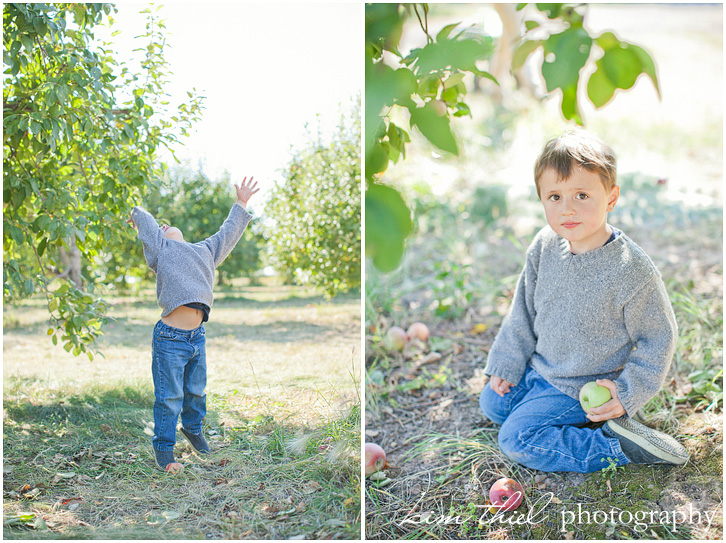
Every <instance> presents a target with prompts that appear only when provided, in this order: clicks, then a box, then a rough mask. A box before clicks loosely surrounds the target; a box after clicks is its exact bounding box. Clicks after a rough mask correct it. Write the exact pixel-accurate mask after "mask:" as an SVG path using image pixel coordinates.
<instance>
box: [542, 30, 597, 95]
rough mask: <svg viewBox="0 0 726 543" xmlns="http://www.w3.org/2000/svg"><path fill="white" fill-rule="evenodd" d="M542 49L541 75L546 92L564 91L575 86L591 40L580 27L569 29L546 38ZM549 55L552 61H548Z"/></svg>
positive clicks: (588, 54)
mask: <svg viewBox="0 0 726 543" xmlns="http://www.w3.org/2000/svg"><path fill="white" fill-rule="evenodd" d="M544 47H545V61H544V63H543V64H542V75H543V76H544V78H545V81H546V83H547V90H548V91H549V92H551V91H553V90H554V89H556V88H561V89H563V90H564V89H566V88H568V87H571V86H573V85H575V86H576V85H577V81H578V79H579V77H580V70H581V69H582V67H583V66H584V65H585V63H586V62H587V59H588V57H589V56H590V48H591V47H592V38H591V37H590V35H589V34H588V33H587V31H586V30H585V29H584V28H582V27H575V28H569V29H567V30H565V31H564V32H560V33H559V34H553V35H552V36H550V37H549V38H547V40H546V41H545V44H544ZM550 55H554V60H552V61H548V58H549V56H550Z"/></svg>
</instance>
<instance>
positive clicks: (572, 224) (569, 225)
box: [562, 222, 580, 228]
mask: <svg viewBox="0 0 726 543" xmlns="http://www.w3.org/2000/svg"><path fill="white" fill-rule="evenodd" d="M579 225H580V223H579V222H563V223H562V226H563V227H564V228H575V227H576V226H579Z"/></svg>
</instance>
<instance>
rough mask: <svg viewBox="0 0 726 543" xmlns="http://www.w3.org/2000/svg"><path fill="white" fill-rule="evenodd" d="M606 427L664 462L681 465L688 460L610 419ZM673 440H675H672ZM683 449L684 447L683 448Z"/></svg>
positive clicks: (678, 445)
mask: <svg viewBox="0 0 726 543" xmlns="http://www.w3.org/2000/svg"><path fill="white" fill-rule="evenodd" d="M607 425H608V428H610V430H612V431H613V432H614V433H616V434H618V435H619V436H621V437H624V438H625V439H628V440H630V441H632V442H633V443H635V444H636V445H638V447H640V448H642V449H644V450H646V451H647V452H648V453H650V454H652V455H653V456H655V457H657V458H660V459H661V460H665V461H666V462H669V463H671V464H675V465H678V466H681V465H683V464H685V463H686V462H688V456H687V455H686V457H685V458H684V457H683V456H676V455H674V454H671V453H669V452H668V451H666V450H664V449H661V448H660V447H658V446H657V445H654V444H653V443H651V442H650V441H648V439H647V438H645V437H643V436H641V435H640V434H637V433H635V432H633V431H631V430H628V429H627V428H625V427H624V426H621V425H619V424H618V423H616V422H613V421H612V420H609V421H607ZM674 441H675V440H674ZM675 445H676V446H677V447H682V445H681V444H680V443H678V442H677V441H675ZM684 450H685V449H684Z"/></svg>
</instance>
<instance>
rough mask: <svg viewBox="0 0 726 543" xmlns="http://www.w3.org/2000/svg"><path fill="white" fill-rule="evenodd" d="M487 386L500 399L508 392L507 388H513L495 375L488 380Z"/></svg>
mask: <svg viewBox="0 0 726 543" xmlns="http://www.w3.org/2000/svg"><path fill="white" fill-rule="evenodd" d="M489 386H490V387H491V389H492V390H493V391H494V392H496V393H497V394H499V395H500V396H501V397H502V398H504V395H505V394H507V393H508V392H509V387H512V386H514V385H513V384H512V383H510V382H509V381H505V380H504V379H502V378H501V377H497V376H496V375H492V376H491V377H490V378H489Z"/></svg>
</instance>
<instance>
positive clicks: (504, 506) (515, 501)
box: [489, 477, 524, 511]
mask: <svg viewBox="0 0 726 543" xmlns="http://www.w3.org/2000/svg"><path fill="white" fill-rule="evenodd" d="M523 498H524V489H523V488H522V485H520V484H519V483H518V482H517V481H515V480H514V479H510V478H509V477H502V478H501V479H499V480H498V481H497V482H495V483H494V484H493V485H492V488H491V489H490V490H489V500H491V502H492V505H493V506H494V507H496V508H497V509H499V510H500V511H514V510H515V509H516V508H517V507H519V504H521V503H522V499H523Z"/></svg>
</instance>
